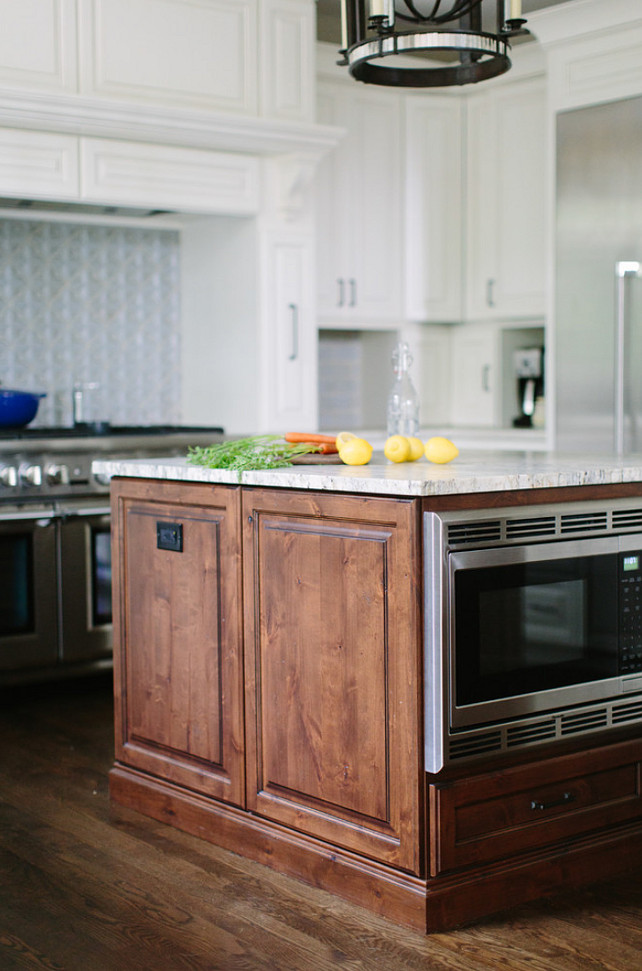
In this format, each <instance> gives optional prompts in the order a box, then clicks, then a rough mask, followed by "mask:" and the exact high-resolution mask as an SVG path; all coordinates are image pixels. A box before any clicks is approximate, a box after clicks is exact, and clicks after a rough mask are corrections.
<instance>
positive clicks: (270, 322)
mask: <svg viewBox="0 0 642 971" xmlns="http://www.w3.org/2000/svg"><path fill="white" fill-rule="evenodd" d="M264 246H265V256H264V258H263V260H262V264H263V267H264V280H263V294H264V299H265V303H264V309H263V313H264V318H263V322H262V326H263V338H262V340H261V342H260V343H261V345H262V347H263V352H262V355H261V363H262V370H263V388H264V394H265V399H264V408H263V409H262V415H261V425H262V430H263V431H271V432H280V433H284V432H286V431H292V430H295V431H296V430H297V429H301V428H303V429H305V428H316V427H317V408H318V402H317V374H316V371H317V343H316V327H315V320H314V298H313V278H312V272H311V268H312V265H311V255H312V243H311V240H306V239H301V238H297V237H296V236H294V237H291V238H289V237H287V236H281V237H274V236H271V235H270V236H268V237H267V238H266V239H265V241H264Z"/></svg>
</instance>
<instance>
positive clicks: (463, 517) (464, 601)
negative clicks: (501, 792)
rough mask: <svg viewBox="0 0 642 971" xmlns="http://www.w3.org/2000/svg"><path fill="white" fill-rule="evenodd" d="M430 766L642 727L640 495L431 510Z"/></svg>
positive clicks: (427, 522) (427, 534)
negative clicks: (641, 724)
mask: <svg viewBox="0 0 642 971" xmlns="http://www.w3.org/2000/svg"><path fill="white" fill-rule="evenodd" d="M424 549H425V561H424V563H425V567H424V568H425V578H424V579H425V757H426V770H427V771H428V772H438V771H439V770H440V769H441V768H443V766H444V765H446V764H447V763H451V762H454V761H456V760H465V759H474V758H479V757H481V756H488V755H490V754H492V753H495V752H510V751H512V750H516V749H519V748H521V747H524V746H532V745H538V744H542V743H551V742H554V741H556V740H561V739H566V738H569V737H573V736H576V735H583V734H590V733H595V732H602V731H609V730H612V729H617V728H622V727H623V726H626V725H627V724H631V723H635V722H642V498H640V499H617V500H607V501H604V502H602V503H599V504H596V503H593V502H590V503H588V502H587V503H585V502H578V503H563V504H557V505H539V506H521V507H508V508H502V509H489V510H483V511H479V510H477V511H466V512H461V511H458V512H447V513H431V512H428V513H425V515H424Z"/></svg>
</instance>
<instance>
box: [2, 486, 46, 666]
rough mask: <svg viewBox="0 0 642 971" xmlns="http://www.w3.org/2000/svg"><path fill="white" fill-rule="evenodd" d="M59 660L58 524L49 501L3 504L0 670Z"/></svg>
mask: <svg viewBox="0 0 642 971" xmlns="http://www.w3.org/2000/svg"><path fill="white" fill-rule="evenodd" d="M57 661H58V599H57V565H56V527H55V523H54V519H53V508H52V507H51V506H47V505H41V504H39V505H37V506H35V505H34V506H31V507H29V508H27V509H25V507H24V506H2V507H0V671H16V670H20V669H22V668H33V667H41V666H43V665H55V664H56V663H57Z"/></svg>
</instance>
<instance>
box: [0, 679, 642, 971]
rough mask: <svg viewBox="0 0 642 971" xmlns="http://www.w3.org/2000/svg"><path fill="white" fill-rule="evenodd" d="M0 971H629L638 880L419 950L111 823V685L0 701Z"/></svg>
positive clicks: (641, 951) (372, 922)
mask: <svg viewBox="0 0 642 971" xmlns="http://www.w3.org/2000/svg"><path fill="white" fill-rule="evenodd" d="M0 727H1V731H2V741H3V744H2V759H1V764H0V971H12V969H15V968H20V969H22V968H28V969H34V968H46V969H48V971H148V969H149V971H178V969H189V971H201V969H208V971H209V969H219V968H220V969H225V971H236V969H250V971H254V969H270V971H275V969H277V971H295V969H296V971H326V969H337V968H338V969H349V971H357V969H359V971H370V969H372V971H374V969H377V971H387V969H422V971H426V969H428V971H433V969H434V971H442V969H443V971H490V969H508V971H575V969H577V971H579V969H582V971H587V969H588V971H591V969H593V971H595V969H609V971H640V969H642V870H638V871H637V872H636V873H634V874H632V875H630V876H628V877H626V878H625V879H621V880H619V881H617V882H612V883H609V884H602V885H599V884H598V885H596V886H594V887H592V888H591V889H589V890H586V891H584V892H581V893H574V894H568V895H562V896H558V897H555V898H553V899H550V900H547V901H543V902H538V903H537V904H533V905H529V906H523V907H520V908H519V909H517V910H515V911H513V912H511V913H509V914H503V915H501V916H498V917H493V918H491V919H487V920H484V921H482V922H480V923H478V924H476V925H475V926H473V927H468V928H464V929H462V930H459V931H456V932H453V933H449V934H437V935H433V936H431V937H423V936H421V935H419V934H415V933H412V932H409V931H406V930H404V929H401V928H398V927H396V926H395V925H393V924H391V923H389V922H387V921H386V920H384V919H381V918H379V917H376V916H373V915H371V914H369V913H368V912H366V911H364V910H361V909H359V908H357V907H353V906H351V905H349V904H346V903H343V902H342V901H339V900H337V899H335V898H333V897H331V896H330V895H328V894H326V893H323V892H321V891H318V890H315V889H313V888H310V887H306V886H304V885H302V884H300V883H298V882H296V881H293V880H291V879H288V878H287V877H283V876H280V875H279V874H276V873H272V872H271V871H270V870H267V869H265V868H264V867H261V866H259V865H258V864H255V863H252V862H249V861H246V860H244V859H242V858H241V857H238V856H236V855H234V854H232V853H228V852H225V851H223V850H219V849H218V848H216V847H213V846H210V845H209V844H207V843H203V842H202V841H200V840H197V839H194V838H192V837H189V836H186V835H184V834H182V833H179V832H177V831H175V830H173V829H171V828H169V827H166V826H163V825H161V824H160V823H156V822H154V821H153V820H148V819H145V818H143V817H141V816H138V815H136V814H134V813H130V812H125V811H123V810H121V809H119V808H117V807H110V804H109V799H108V790H107V773H108V770H109V767H110V765H111V760H112V752H113V748H112V704H111V685H110V683H109V680H106V679H104V678H100V679H94V681H92V682H89V683H87V682H83V683H77V684H67V685H56V686H53V687H51V686H50V687H48V688H44V689H36V688H20V689H16V688H14V689H11V690H7V689H4V690H3V691H1V692H0Z"/></svg>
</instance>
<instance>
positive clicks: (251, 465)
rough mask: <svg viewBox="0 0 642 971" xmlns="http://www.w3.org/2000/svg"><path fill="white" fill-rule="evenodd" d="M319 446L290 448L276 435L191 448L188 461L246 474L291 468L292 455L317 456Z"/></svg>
mask: <svg viewBox="0 0 642 971" xmlns="http://www.w3.org/2000/svg"><path fill="white" fill-rule="evenodd" d="M318 451H319V446H318V445H313V444H311V443H310V442H301V443H298V444H296V445H291V444H289V443H288V442H284V441H283V440H282V439H280V438H279V436H278V435H251V436H250V437H249V438H237V439H234V440H232V441H229V442H217V443H216V444H214V445H208V446H206V447H205V448H202V447H201V446H199V445H194V446H192V447H191V448H190V449H189V450H188V452H187V461H188V462H191V463H192V465H204V466H205V467H206V468H208V469H234V470H236V471H238V472H249V471H252V470H254V469H280V468H284V467H285V466H288V465H292V458H293V457H294V456H295V455H306V454H308V453H309V452H318Z"/></svg>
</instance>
